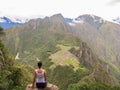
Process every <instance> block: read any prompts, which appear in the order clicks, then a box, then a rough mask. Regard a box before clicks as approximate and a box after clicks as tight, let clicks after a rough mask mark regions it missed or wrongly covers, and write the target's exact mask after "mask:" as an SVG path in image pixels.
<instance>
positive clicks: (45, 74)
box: [44, 70, 46, 81]
mask: <svg viewBox="0 0 120 90" xmlns="http://www.w3.org/2000/svg"><path fill="white" fill-rule="evenodd" d="M44 77H45V81H46V70H44Z"/></svg>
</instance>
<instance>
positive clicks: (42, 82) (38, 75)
mask: <svg viewBox="0 0 120 90" xmlns="http://www.w3.org/2000/svg"><path fill="white" fill-rule="evenodd" d="M35 82H36V87H37V88H38V89H43V88H45V87H46V85H47V83H46V71H45V70H44V69H42V62H41V61H39V62H38V69H36V70H34V79H33V84H32V88H34V83H35Z"/></svg>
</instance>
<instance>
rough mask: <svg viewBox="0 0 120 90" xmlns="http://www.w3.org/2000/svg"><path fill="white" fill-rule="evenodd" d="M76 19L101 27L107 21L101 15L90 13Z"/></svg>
mask: <svg viewBox="0 0 120 90" xmlns="http://www.w3.org/2000/svg"><path fill="white" fill-rule="evenodd" d="M75 21H79V22H80V21H82V22H87V23H89V24H91V25H93V26H95V27H96V28H99V27H100V26H101V25H102V24H103V23H104V22H105V20H104V19H102V18H101V17H98V16H95V15H90V14H84V15H81V16H79V17H77V18H75Z"/></svg>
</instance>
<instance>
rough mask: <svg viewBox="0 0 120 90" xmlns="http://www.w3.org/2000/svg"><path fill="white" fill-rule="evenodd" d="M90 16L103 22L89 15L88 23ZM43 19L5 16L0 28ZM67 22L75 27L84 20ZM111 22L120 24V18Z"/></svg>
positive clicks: (67, 20) (0, 22) (1, 20)
mask: <svg viewBox="0 0 120 90" xmlns="http://www.w3.org/2000/svg"><path fill="white" fill-rule="evenodd" d="M89 16H91V18H90V21H91V20H92V19H94V22H95V23H99V22H101V20H99V21H96V20H95V17H94V15H88V17H86V18H87V19H86V21H89ZM43 17H45V16H42V17H39V16H38V17H33V18H21V17H12V16H3V17H0V26H1V27H3V28H4V29H7V28H9V27H12V26H16V25H21V24H24V23H26V22H28V21H30V20H32V19H38V18H43ZM46 17H47V16H46ZM80 19H81V20H80ZM65 21H66V22H67V23H69V24H70V25H74V23H73V22H76V23H78V22H82V21H83V18H82V17H81V16H80V17H78V18H75V19H73V18H65ZM103 21H104V20H103ZM111 22H113V23H117V24H120V18H119V17H117V18H116V19H112V20H111Z"/></svg>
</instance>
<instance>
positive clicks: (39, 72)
mask: <svg viewBox="0 0 120 90" xmlns="http://www.w3.org/2000/svg"><path fill="white" fill-rule="evenodd" d="M35 72H36V82H37V83H45V82H46V81H45V75H44V74H45V71H44V70H43V69H37V70H35Z"/></svg>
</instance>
